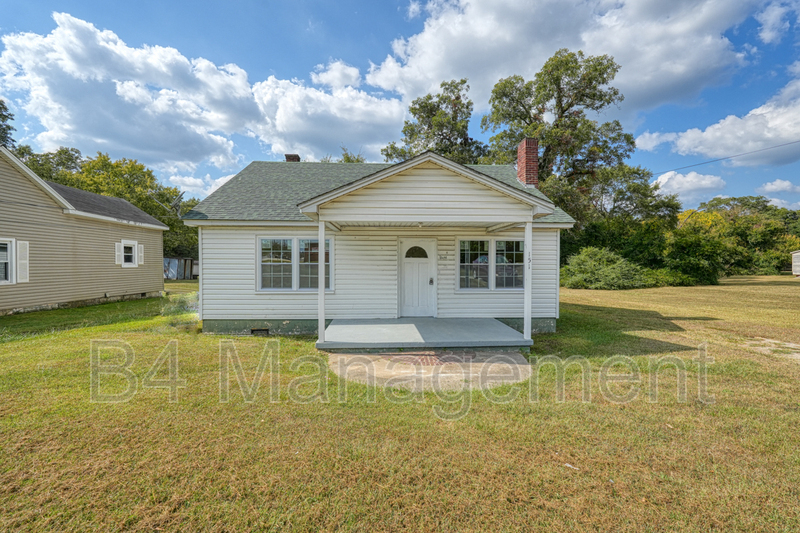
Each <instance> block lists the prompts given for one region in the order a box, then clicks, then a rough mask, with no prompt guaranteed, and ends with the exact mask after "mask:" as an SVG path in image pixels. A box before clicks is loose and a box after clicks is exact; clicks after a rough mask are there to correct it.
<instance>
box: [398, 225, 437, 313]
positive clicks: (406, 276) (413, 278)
mask: <svg viewBox="0 0 800 533" xmlns="http://www.w3.org/2000/svg"><path fill="white" fill-rule="evenodd" d="M399 279H400V284H399V285H400V286H399V287H398V289H399V294H398V298H399V300H400V316H434V315H435V314H436V240H435V239H407V240H406V239H403V240H401V241H400V276H399Z"/></svg>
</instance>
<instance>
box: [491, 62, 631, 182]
mask: <svg viewBox="0 0 800 533" xmlns="http://www.w3.org/2000/svg"><path fill="white" fill-rule="evenodd" d="M618 71H619V65H618V64H617V63H616V62H615V61H614V58H612V57H611V56H608V55H602V56H589V57H586V56H585V55H584V53H583V52H581V51H578V52H570V51H569V50H567V49H561V50H559V51H558V52H556V53H555V55H553V57H551V58H550V59H548V60H547V62H546V63H545V64H544V66H543V67H542V69H541V70H540V71H539V72H538V73H537V74H536V75H535V76H534V78H533V80H530V81H525V79H524V78H523V77H522V76H518V75H514V76H510V77H508V78H505V79H501V80H500V81H499V82H497V84H496V85H495V86H494V88H493V89H492V95H491V97H490V99H489V104H490V111H489V113H488V114H487V115H486V116H484V117H483V118H482V120H481V127H482V128H483V131H489V130H491V131H492V132H496V133H495V135H493V136H492V137H491V138H490V142H491V148H490V150H491V151H490V155H489V159H490V160H491V161H492V162H496V163H511V162H513V161H514V159H515V158H516V148H517V145H518V144H519V143H520V141H521V140H522V139H524V138H525V137H531V138H535V139H538V140H539V146H540V149H541V155H540V157H539V169H540V180H543V181H546V180H547V179H548V178H549V176H551V175H553V174H557V175H559V176H562V177H564V178H565V179H567V180H569V182H570V183H572V184H579V185H581V181H582V180H583V179H584V178H586V177H592V178H593V177H594V176H595V174H596V172H597V170H598V169H600V168H603V167H615V166H619V165H621V164H622V163H624V161H625V160H626V159H627V158H628V157H629V156H630V155H631V154H632V153H633V150H634V149H635V142H634V138H633V135H631V134H629V133H625V132H624V131H623V129H622V125H621V124H620V123H619V121H617V120H613V121H610V122H603V123H600V122H598V121H597V120H595V119H594V117H596V116H597V114H598V113H600V112H602V111H604V110H605V109H606V108H608V107H609V106H611V105H617V104H619V103H620V102H622V100H623V96H622V94H620V92H619V90H618V89H616V88H614V87H611V86H610V85H609V84H610V83H611V82H612V81H613V80H614V77H615V76H616V74H617V72H618Z"/></svg>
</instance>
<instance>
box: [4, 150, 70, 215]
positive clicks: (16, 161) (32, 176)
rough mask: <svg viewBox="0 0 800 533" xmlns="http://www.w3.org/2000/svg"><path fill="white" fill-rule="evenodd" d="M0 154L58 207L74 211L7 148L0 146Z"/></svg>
mask: <svg viewBox="0 0 800 533" xmlns="http://www.w3.org/2000/svg"><path fill="white" fill-rule="evenodd" d="M0 154H2V155H3V156H4V157H5V158H6V160H8V162H9V163H11V164H12V165H14V166H15V167H17V170H19V171H20V172H21V173H22V174H23V175H25V177H26V178H28V179H29V180H31V181H32V182H33V183H34V185H36V186H37V187H39V188H40V189H41V190H42V191H43V192H44V193H45V194H47V195H48V196H49V197H50V198H52V199H53V200H54V201H55V202H56V203H57V204H58V205H59V207H62V208H63V209H71V210H75V208H74V207H73V206H72V204H70V203H69V202H67V201H66V200H65V199H64V197H63V196H61V195H60V194H58V193H57V192H56V191H55V190H53V188H52V187H50V186H49V185H48V184H47V183H45V181H44V180H43V179H42V178H40V177H39V176H37V175H36V174H34V172H33V171H32V170H31V169H29V168H28V167H27V166H26V165H25V163H23V162H22V161H20V160H19V159H18V158H17V156H15V155H14V154H12V153H11V152H10V151H9V150H8V149H7V148H5V147H2V146H0Z"/></svg>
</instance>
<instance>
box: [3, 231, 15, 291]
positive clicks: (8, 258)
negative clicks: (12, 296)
mask: <svg viewBox="0 0 800 533" xmlns="http://www.w3.org/2000/svg"><path fill="white" fill-rule="evenodd" d="M13 250H14V244H13V242H12V241H0V283H13V278H12V277H11V274H12V272H11V265H12V261H13V259H14V251H13Z"/></svg>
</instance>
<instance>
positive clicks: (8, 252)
mask: <svg viewBox="0 0 800 533" xmlns="http://www.w3.org/2000/svg"><path fill="white" fill-rule="evenodd" d="M29 251H30V243H29V242H28V241H18V240H16V239H4V238H2V237H0V285H14V284H17V283H27V282H28V281H29V276H30V261H29V257H28V256H29Z"/></svg>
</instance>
